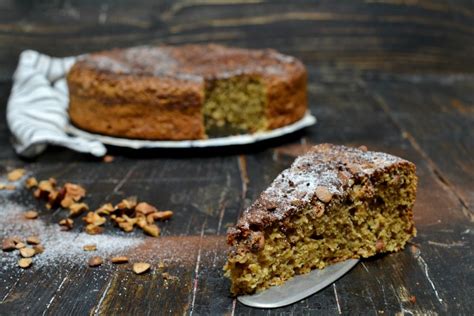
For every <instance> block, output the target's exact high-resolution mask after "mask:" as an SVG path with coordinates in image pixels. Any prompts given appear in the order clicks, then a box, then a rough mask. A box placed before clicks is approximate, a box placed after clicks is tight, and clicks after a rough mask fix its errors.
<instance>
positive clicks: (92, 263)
mask: <svg viewBox="0 0 474 316" xmlns="http://www.w3.org/2000/svg"><path fill="white" fill-rule="evenodd" d="M103 262H104V260H103V259H102V258H101V257H99V256H93V257H91V258H90V259H89V267H98V266H100V265H101V264H102V263H103Z"/></svg>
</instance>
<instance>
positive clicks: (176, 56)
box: [78, 44, 304, 81]
mask: <svg viewBox="0 0 474 316" xmlns="http://www.w3.org/2000/svg"><path fill="white" fill-rule="evenodd" d="M78 64H81V65H82V66H85V67H89V68H92V69H95V70H99V71H103V72H107V73H113V74H117V75H136V76H156V77H172V78H178V79H181V80H189V81H203V80H204V79H212V78H226V77H230V76H235V75H240V74H253V75H255V74H256V75H261V76H263V77H282V76H283V77H286V76H291V75H292V74H293V73H296V72H297V73H301V71H304V67H303V65H302V63H301V62H300V61H298V60H297V59H295V58H293V57H291V56H287V55H283V54H280V53H278V52H276V51H275V50H271V49H265V50H251V49H242V48H230V47H226V46H221V45H215V44H207V45H183V46H138V47H132V48H125V49H113V50H109V51H103V52H98V53H92V54H88V55H85V56H84V57H83V58H82V59H81V60H80V61H79V62H78Z"/></svg>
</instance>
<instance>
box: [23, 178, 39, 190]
mask: <svg viewBox="0 0 474 316" xmlns="http://www.w3.org/2000/svg"><path fill="white" fill-rule="evenodd" d="M25 186H26V187H27V188H28V189H31V188H34V187H37V186H38V180H36V178H35V177H31V178H28V179H26V182H25Z"/></svg>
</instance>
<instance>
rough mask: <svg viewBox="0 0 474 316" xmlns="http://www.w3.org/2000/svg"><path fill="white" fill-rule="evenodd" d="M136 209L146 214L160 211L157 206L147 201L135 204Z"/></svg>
mask: <svg viewBox="0 0 474 316" xmlns="http://www.w3.org/2000/svg"><path fill="white" fill-rule="evenodd" d="M135 211H136V212H138V213H142V214H144V215H148V214H150V213H154V212H158V210H157V209H156V207H154V206H153V205H151V204H148V203H146V202H140V203H138V204H137V206H135Z"/></svg>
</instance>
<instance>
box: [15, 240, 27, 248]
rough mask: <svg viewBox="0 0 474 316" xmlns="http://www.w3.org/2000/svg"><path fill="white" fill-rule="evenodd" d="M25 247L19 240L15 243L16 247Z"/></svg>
mask: <svg viewBox="0 0 474 316" xmlns="http://www.w3.org/2000/svg"><path fill="white" fill-rule="evenodd" d="M25 247H26V245H25V244H24V243H22V242H21V241H20V242H17V243H16V245H15V248H16V249H22V248H25Z"/></svg>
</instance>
